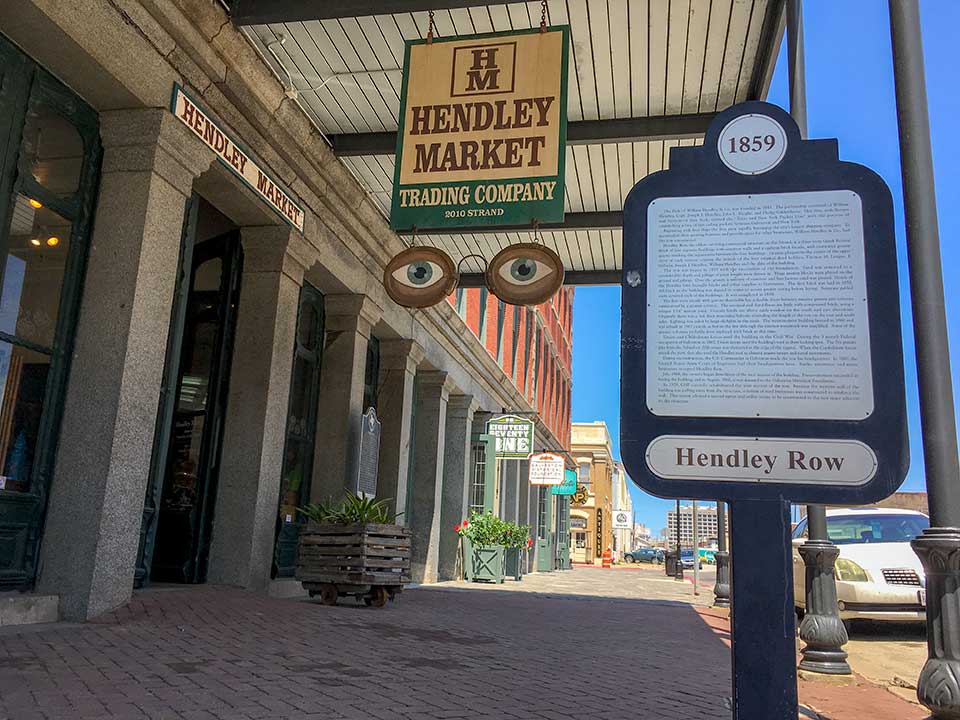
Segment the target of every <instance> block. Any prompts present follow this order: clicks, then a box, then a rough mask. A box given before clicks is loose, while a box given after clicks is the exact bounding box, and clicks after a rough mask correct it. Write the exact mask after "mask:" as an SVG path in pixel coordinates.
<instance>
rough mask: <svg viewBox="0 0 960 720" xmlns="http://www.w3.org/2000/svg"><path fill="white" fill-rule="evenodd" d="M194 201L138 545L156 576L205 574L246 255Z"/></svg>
mask: <svg viewBox="0 0 960 720" xmlns="http://www.w3.org/2000/svg"><path fill="white" fill-rule="evenodd" d="M191 202H192V204H193V205H194V207H192V208H191V213H190V214H191V215H192V216H193V219H192V220H191V221H188V223H187V228H186V229H185V241H184V261H183V266H184V272H183V273H182V276H181V278H182V279H181V287H180V288H178V292H177V296H176V298H175V300H174V309H173V318H172V322H171V330H170V333H171V337H170V341H169V344H168V354H167V370H166V375H165V383H164V390H163V397H164V402H163V404H162V405H161V409H160V417H159V419H158V423H157V425H158V427H157V430H158V432H157V442H156V445H155V448H154V462H153V473H152V476H151V479H150V483H149V487H148V491H147V494H148V497H147V503H146V505H145V513H144V526H145V528H144V538H143V539H144V542H143V543H142V544H141V552H142V558H141V563H140V564H141V566H142V567H143V570H144V572H143V573H142V576H143V577H144V578H145V579H146V578H149V579H150V580H153V581H155V582H177V583H202V582H204V581H205V580H206V575H207V558H208V556H209V551H210V540H211V531H212V528H213V515H214V507H215V505H216V493H217V480H218V475H219V466H220V448H221V445H222V441H223V426H224V415H225V412H226V401H227V389H228V383H229V379H230V360H231V358H232V355H233V335H234V327H235V324H236V315H237V304H238V299H239V292H240V275H241V270H242V263H243V254H242V249H241V245H240V232H239V230H238V229H236V228H230V229H227V230H226V232H222V230H223V229H224V228H225V227H230V223H229V221H227V220H226V218H224V217H223V216H222V215H220V214H219V213H218V212H217V211H216V210H215V209H214V208H213V207H212V206H210V205H209V204H207V203H206V202H205V201H203V200H202V199H199V198H196V197H195V198H194V199H193V200H192V201H191ZM211 235H212V237H211ZM191 237H192V239H193V242H192V243H191V242H190V239H191ZM186 268H189V271H187V270H186ZM181 318H182V319H181ZM148 510H149V512H148ZM141 582H142V580H141Z"/></svg>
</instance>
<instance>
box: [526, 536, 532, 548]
mask: <svg viewBox="0 0 960 720" xmlns="http://www.w3.org/2000/svg"><path fill="white" fill-rule="evenodd" d="M527 547H533V538H527Z"/></svg>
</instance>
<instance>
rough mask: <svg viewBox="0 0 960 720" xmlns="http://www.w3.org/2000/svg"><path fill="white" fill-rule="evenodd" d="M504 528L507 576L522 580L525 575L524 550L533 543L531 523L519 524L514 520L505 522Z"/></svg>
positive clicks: (504, 566) (505, 571)
mask: <svg viewBox="0 0 960 720" xmlns="http://www.w3.org/2000/svg"><path fill="white" fill-rule="evenodd" d="M504 526H505V527H504V528H503V538H502V543H503V546H504V548H505V550H504V553H503V572H504V574H505V575H506V576H507V577H512V578H513V579H514V580H520V579H521V578H522V577H523V562H521V561H522V559H523V551H524V550H526V549H527V548H529V547H530V546H531V545H532V544H533V540H532V539H531V538H530V526H529V525H517V524H516V523H512V522H505V523H504Z"/></svg>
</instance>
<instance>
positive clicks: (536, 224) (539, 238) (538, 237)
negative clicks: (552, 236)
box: [533, 218, 546, 245]
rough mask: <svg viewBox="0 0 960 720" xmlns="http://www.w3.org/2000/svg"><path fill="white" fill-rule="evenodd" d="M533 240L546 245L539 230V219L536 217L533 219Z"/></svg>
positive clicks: (535, 242)
mask: <svg viewBox="0 0 960 720" xmlns="http://www.w3.org/2000/svg"><path fill="white" fill-rule="evenodd" d="M533 242H534V244H539V245H546V243H545V242H544V241H543V233H541V232H540V220H539V219H538V218H534V219H533Z"/></svg>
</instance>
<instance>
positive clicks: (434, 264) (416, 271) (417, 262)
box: [383, 247, 460, 308]
mask: <svg viewBox="0 0 960 720" xmlns="http://www.w3.org/2000/svg"><path fill="white" fill-rule="evenodd" d="M459 279H460V275H459V273H458V272H457V267H456V265H454V263H453V260H451V259H450V256H449V255H447V254H446V253H445V252H443V251H442V250H439V249H438V248H432V247H412V248H407V249H406V250H404V251H403V252H401V253H399V254H398V255H397V256H396V257H394V258H393V259H392V260H391V261H390V262H389V263H388V264H387V267H386V268H385V269H384V271H383V286H384V288H386V290H387V294H388V295H389V296H390V299H391V300H393V301H394V302H395V303H397V304H398V305H402V306H403V307H411V308H424V307H430V306H431V305H436V304H437V303H438V302H440V301H441V300H443V299H444V298H445V297H447V295H449V294H450V293H452V292H453V290H454V288H456V287H457V282H458V280H459Z"/></svg>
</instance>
